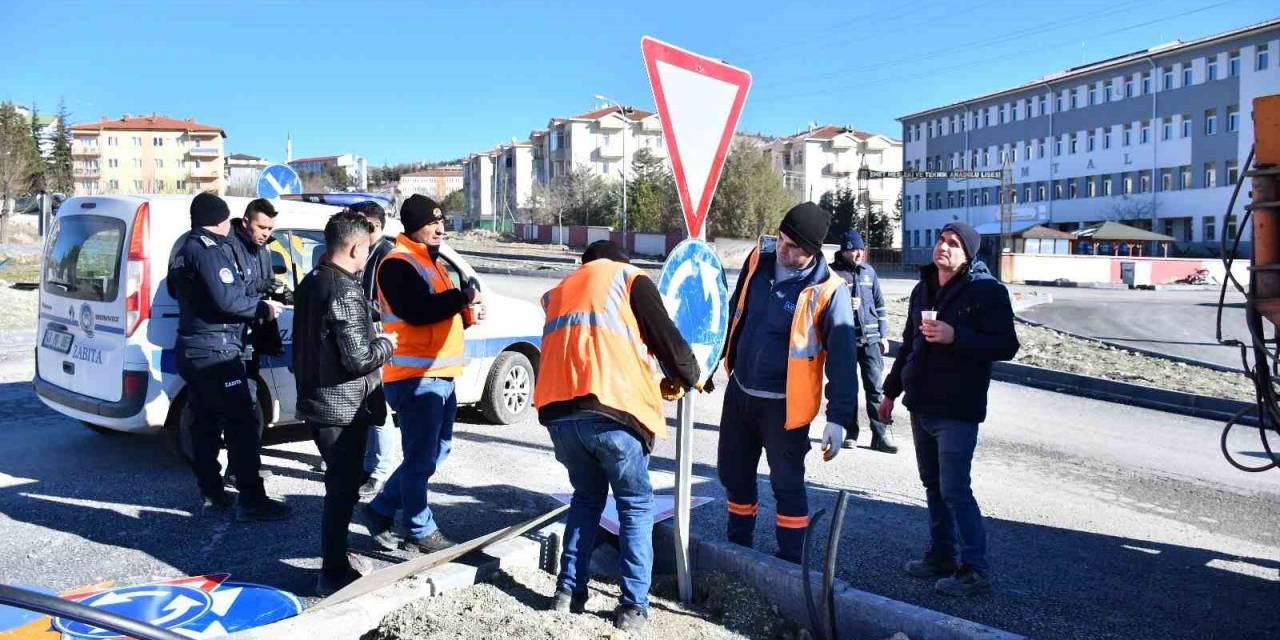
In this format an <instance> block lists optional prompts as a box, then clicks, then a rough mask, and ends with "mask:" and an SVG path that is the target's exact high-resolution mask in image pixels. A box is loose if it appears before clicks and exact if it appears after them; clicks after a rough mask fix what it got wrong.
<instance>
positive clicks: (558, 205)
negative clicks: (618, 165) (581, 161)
mask: <svg viewBox="0 0 1280 640" xmlns="http://www.w3.org/2000/svg"><path fill="white" fill-rule="evenodd" d="M618 186H619V185H618V184H617V181H614V180H609V179H606V178H603V177H601V176H598V175H595V174H592V173H591V172H590V171H587V170H585V169H581V168H575V169H573V170H572V171H570V172H569V174H568V175H565V176H563V177H558V178H555V179H553V180H551V181H550V182H549V183H548V184H545V185H544V184H539V185H535V186H534V188H533V191H532V192H531V193H530V197H529V208H530V210H531V212H532V218H533V221H534V222H537V223H539V224H565V225H575V224H582V225H586V224H590V225H595V226H613V223H614V220H615V211H616V209H617V199H618Z"/></svg>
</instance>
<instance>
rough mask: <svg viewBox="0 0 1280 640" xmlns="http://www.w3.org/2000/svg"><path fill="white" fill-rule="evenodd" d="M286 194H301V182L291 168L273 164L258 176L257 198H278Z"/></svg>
mask: <svg viewBox="0 0 1280 640" xmlns="http://www.w3.org/2000/svg"><path fill="white" fill-rule="evenodd" d="M287 193H302V180H300V179H299V178H298V172H297V171H294V170H293V167H290V166H289V165H287V164H273V165H271V166H269V167H267V168H266V169H263V170H262V173H260V174H258V197H259V198H268V199H270V198H279V197H280V196H282V195H285V194H287Z"/></svg>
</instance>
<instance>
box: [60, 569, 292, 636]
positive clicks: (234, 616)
mask: <svg viewBox="0 0 1280 640" xmlns="http://www.w3.org/2000/svg"><path fill="white" fill-rule="evenodd" d="M225 579H226V575H225V574H217V575H212V576H202V577H201V578H198V579H190V578H185V579H180V580H176V581H172V582H160V583H152V584H145V585H137V586H131V587H119V588H115V589H108V590H106V591H101V592H98V593H95V594H93V595H90V596H88V597H86V598H83V599H80V600H78V602H80V603H81V604H84V605H86V606H90V607H93V608H95V609H101V610H104V611H109V612H111V613H114V614H117V615H121V616H124V617H126V618H131V619H133V620H138V621H140V622H145V623H148V624H151V625H153V626H156V627H160V628H162V629H168V630H171V631H180V632H181V634H182V635H188V636H191V637H193V638H221V637H223V636H225V635H227V634H229V633H232V632H235V631H240V630H244V629H251V628H253V627H259V626H262V625H267V624H271V623H272V622H276V621H278V620H283V619H285V618H290V617H293V616H296V615H298V614H299V613H301V612H302V603H301V602H300V601H299V600H298V598H297V596H294V595H293V594H292V593H289V592H287V591H281V590H279V589H275V588H272V587H267V586H263V585H258V584H251V583H247V582H223V580H225ZM176 582H181V583H180V584H175V583H176ZM53 628H54V629H56V630H57V631H60V632H62V634H63V637H64V638H66V639H68V640H107V639H112V640H114V639H116V638H120V637H121V636H120V635H119V634H116V633H115V632H113V631H106V630H104V629H99V628H97V627H94V626H92V625H88V624H85V623H83V622H76V621H74V620H68V619H64V618H54V619H53Z"/></svg>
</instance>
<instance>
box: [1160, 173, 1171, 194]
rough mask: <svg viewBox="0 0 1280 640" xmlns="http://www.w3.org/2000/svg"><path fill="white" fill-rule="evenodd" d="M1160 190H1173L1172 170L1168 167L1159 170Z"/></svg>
mask: <svg viewBox="0 0 1280 640" xmlns="http://www.w3.org/2000/svg"><path fill="white" fill-rule="evenodd" d="M1160 190H1161V191H1173V172H1172V171H1170V170H1169V169H1161V170H1160Z"/></svg>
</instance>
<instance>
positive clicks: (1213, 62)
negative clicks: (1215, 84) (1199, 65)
mask: <svg viewBox="0 0 1280 640" xmlns="http://www.w3.org/2000/svg"><path fill="white" fill-rule="evenodd" d="M1205 71H1206V73H1205V75H1206V76H1207V77H1208V79H1209V80H1217V79H1218V58H1217V57H1216V56H1215V57H1213V58H1209V63H1208V64H1207V65H1205Z"/></svg>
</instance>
